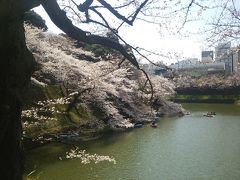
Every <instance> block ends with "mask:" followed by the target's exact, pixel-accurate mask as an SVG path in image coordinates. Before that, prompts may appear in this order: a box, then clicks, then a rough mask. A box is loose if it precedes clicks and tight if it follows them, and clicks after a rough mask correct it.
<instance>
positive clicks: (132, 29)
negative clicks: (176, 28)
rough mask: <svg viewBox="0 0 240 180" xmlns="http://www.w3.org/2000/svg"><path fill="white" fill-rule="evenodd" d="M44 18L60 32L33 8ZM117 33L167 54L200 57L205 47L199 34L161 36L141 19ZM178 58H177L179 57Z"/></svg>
mask: <svg viewBox="0 0 240 180" xmlns="http://www.w3.org/2000/svg"><path fill="white" fill-rule="evenodd" d="M34 10H35V11H36V12H37V13H39V14H40V15H41V16H42V17H43V18H44V19H45V20H46V24H47V26H48V28H49V31H50V32H53V33H60V32H61V30H59V29H58V28H57V27H56V26H55V25H54V24H53V23H52V22H51V20H50V19H49V17H48V15H47V14H46V12H45V11H44V9H43V8H42V7H38V8H35V9H34ZM173 20H175V19H173ZM185 29H186V30H188V31H189V32H193V33H194V32H196V31H197V27H196V23H189V24H187V25H186V27H185ZM119 34H120V35H121V36H122V37H123V38H124V39H125V40H126V41H127V42H128V43H129V44H131V45H133V46H137V47H142V48H145V49H148V50H150V51H153V52H156V53H161V54H167V53H168V52H170V53H174V52H176V53H178V54H180V55H181V58H182V57H191V58H194V57H195V58H199V59H200V58H201V51H202V50H203V49H204V48H206V47H204V45H203V41H202V39H201V37H200V36H197V35H192V34H191V33H189V37H177V36H169V35H166V36H162V35H160V33H159V26H157V25H153V24H149V23H146V22H143V21H135V23H134V25H133V26H126V27H122V29H120V31H119ZM181 58H179V59H181ZM150 59H151V60H153V61H155V62H157V61H163V62H164V63H167V64H169V63H172V62H176V61H177V60H176V58H172V59H166V58H164V57H158V56H150Z"/></svg>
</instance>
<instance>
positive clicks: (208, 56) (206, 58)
mask: <svg viewBox="0 0 240 180" xmlns="http://www.w3.org/2000/svg"><path fill="white" fill-rule="evenodd" d="M212 62H213V51H202V63H212Z"/></svg>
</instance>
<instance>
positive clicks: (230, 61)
mask: <svg viewBox="0 0 240 180" xmlns="http://www.w3.org/2000/svg"><path fill="white" fill-rule="evenodd" d="M215 61H216V62H224V63H225V73H226V74H232V73H235V72H236V71H237V61H236V57H234V53H233V51H232V49H231V42H227V43H221V44H219V45H218V46H217V47H216V48H215Z"/></svg>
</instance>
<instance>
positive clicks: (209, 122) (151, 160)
mask: <svg viewBox="0 0 240 180" xmlns="http://www.w3.org/2000/svg"><path fill="white" fill-rule="evenodd" d="M184 107H185V108H186V109H187V110H189V111H191V113H192V114H191V115H189V116H185V117H182V118H161V119H160V121H159V124H158V128H156V129H154V128H151V127H149V126H145V127H144V128H140V129H136V130H133V131H130V132H125V133H118V134H116V133H114V134H113V133H112V134H106V135H105V136H104V137H102V138H101V139H98V140H94V141H88V142H78V143H75V145H76V146H78V147H79V148H80V149H86V150H87V152H88V153H91V154H92V153H93V154H95V153H96V154H99V155H108V156H110V157H114V158H115V160H116V162H117V163H116V164H115V165H114V164H113V163H110V162H100V163H99V164H94V163H90V164H86V165H84V164H81V163H80V161H79V160H78V159H70V160H63V161H60V160H59V159H58V158H59V157H60V156H63V155H64V154H65V152H66V151H69V149H71V148H73V145H70V144H69V145H66V144H56V143H55V144H50V145H47V146H44V147H42V148H38V149H36V150H34V151H32V152H31V153H30V154H29V156H28V157H27V162H26V173H29V172H31V171H32V170H35V169H36V171H35V172H34V173H33V174H32V177H34V176H35V177H36V176H39V179H44V180H48V179H49V180H55V179H56V180H66V179H68V180H76V179H77V180H78V179H86V180H95V179H96V180H101V179H102V180H112V179H114V180H115V179H124V180H128V179H129V180H132V179H140V180H155V179H156V180H159V179H183V180H185V179H211V180H212V179H223V180H228V179H229V180H235V179H236V180H237V179H240V106H234V105H224V104H185V105H184ZM207 111H214V112H216V113H217V115H216V116H215V117H214V118H208V117H203V116H202V115H203V114H204V113H206V112H207Z"/></svg>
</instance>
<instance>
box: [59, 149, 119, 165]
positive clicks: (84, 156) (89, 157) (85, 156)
mask: <svg viewBox="0 0 240 180" xmlns="http://www.w3.org/2000/svg"><path fill="white" fill-rule="evenodd" d="M63 158H65V159H73V158H77V159H80V160H81V163H82V164H89V163H91V162H94V163H95V164H97V163H99V162H102V161H108V162H112V163H113V164H116V160H115V159H114V158H112V157H110V156H102V155H98V154H89V153H87V152H86V150H79V149H78V148H75V149H71V150H70V151H69V152H66V155H65V157H63ZM63 158H62V157H59V159H60V160H62V159H63Z"/></svg>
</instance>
